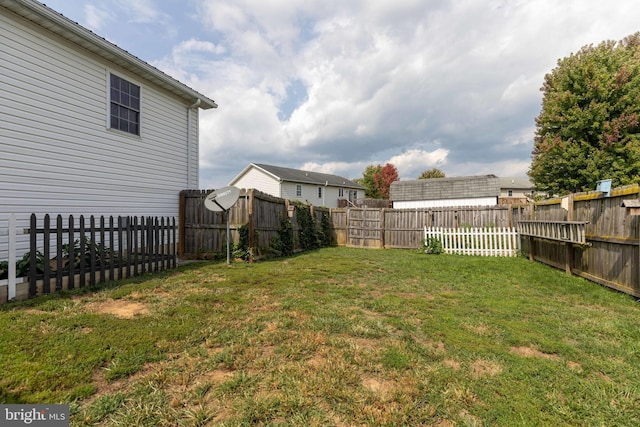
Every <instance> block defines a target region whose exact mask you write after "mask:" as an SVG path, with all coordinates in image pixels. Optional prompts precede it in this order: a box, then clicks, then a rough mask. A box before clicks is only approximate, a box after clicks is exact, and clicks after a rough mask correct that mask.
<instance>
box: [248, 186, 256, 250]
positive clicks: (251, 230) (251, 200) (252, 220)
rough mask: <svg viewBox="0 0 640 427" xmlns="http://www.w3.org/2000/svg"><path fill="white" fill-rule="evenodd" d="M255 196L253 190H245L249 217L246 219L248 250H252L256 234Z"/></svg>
mask: <svg viewBox="0 0 640 427" xmlns="http://www.w3.org/2000/svg"><path fill="white" fill-rule="evenodd" d="M254 203H255V195H254V190H253V188H251V189H249V190H247V215H248V216H249V218H248V221H247V222H248V224H249V248H250V250H254V248H255V246H256V241H255V240H256V239H255V234H256V227H257V224H256V218H257V217H256V215H254V210H255V206H254Z"/></svg>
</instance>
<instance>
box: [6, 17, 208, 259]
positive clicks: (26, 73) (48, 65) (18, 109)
mask: <svg viewBox="0 0 640 427" xmlns="http://www.w3.org/2000/svg"><path fill="white" fill-rule="evenodd" d="M110 72H113V73H115V74H117V75H118V76H120V77H122V78H125V79H127V80H129V81H131V82H133V83H135V84H138V85H139V86H140V87H141V136H140V137H138V136H134V135H129V134H126V133H123V132H118V131H114V130H111V129H109V123H108V111H109V109H108V108H109V92H108V78H109V73H110ZM191 140H192V145H191V148H190V150H191V155H190V156H189V155H188V151H187V150H188V148H187V105H185V103H184V102H183V101H182V100H180V99H178V98H177V97H176V96H174V95H172V94H170V93H168V92H166V91H164V90H162V89H160V88H157V87H155V86H153V85H151V84H150V83H148V82H146V81H144V80H141V79H140V78H138V77H136V76H134V75H132V74H129V73H128V72H126V71H125V70H124V69H122V68H120V67H118V66H115V65H113V64H110V63H107V62H105V61H104V60H102V59H101V58H99V57H97V56H95V55H93V54H91V53H89V52H87V51H85V50H83V49H81V48H79V47H77V46H76V45H74V44H71V43H69V42H67V41H65V40H63V39H61V38H59V37H57V36H55V35H53V34H52V33H49V32H47V31H46V30H43V29H41V28H40V27H38V26H35V25H33V24H31V23H29V22H28V21H25V20H23V19H21V18H18V17H17V16H15V15H13V14H12V13H11V12H7V11H6V10H4V9H3V8H0V153H1V154H0V213H3V214H8V213H11V212H13V213H15V214H16V218H17V222H18V226H19V228H22V227H28V219H29V215H30V214H31V213H36V214H37V215H38V217H39V218H41V217H42V216H44V214H46V213H49V214H52V215H57V214H62V215H63V216H65V219H66V217H67V216H68V215H70V214H73V215H76V216H77V215H80V214H83V215H149V216H157V215H159V216H175V217H177V216H178V204H179V192H180V191H181V190H184V189H186V188H188V187H189V182H190V183H191V186H195V188H197V183H198V143H197V141H198V110H193V111H192V112H191ZM188 159H190V163H189V165H188ZM187 175H189V176H190V177H191V179H190V180H189V179H188V176H187ZM3 242H4V240H3V238H2V237H0V259H5V256H6V244H4V243H3ZM19 246H20V247H19V252H18V253H19V254H20V255H21V254H22V252H20V249H21V248H22V249H24V242H23V241H22V239H20V241H19ZM3 251H4V252H3Z"/></svg>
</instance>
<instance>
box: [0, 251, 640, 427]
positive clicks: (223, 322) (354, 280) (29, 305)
mask: <svg viewBox="0 0 640 427" xmlns="http://www.w3.org/2000/svg"><path fill="white" fill-rule="evenodd" d="M0 328H2V340H1V342H0V367H1V369H2V374H1V375H0V403H70V405H71V413H72V420H71V421H72V425H96V426H97V425H104V426H138V425H140V426H175V425H185V426H202V425H221V426H236V425H254V424H259V425H260V424H261V425H299V426H308V425H311V426H313V425H337V426H344V425H375V426H379V425H389V426H395V425H436V426H454V425H473V426H480V425H482V426H494V425H499V426H514V425H523V426H528V425H532V426H538V425H549V426H562V425H607V426H613V425H615V426H637V425H640V305H639V304H638V303H637V302H635V300H634V299H633V298H631V297H629V296H627V295H623V294H620V293H617V292H614V291H611V290H608V289H606V288H603V287H601V286H599V285H597V284H594V283H591V282H588V281H585V280H582V279H579V278H575V277H569V276H567V275H565V274H564V272H562V271H559V270H554V269H552V268H549V267H547V266H544V265H541V264H538V263H532V262H529V261H528V260H526V259H524V258H479V257H462V256H452V255H424V254H421V253H417V252H416V251H404V250H359V249H349V248H329V249H323V250H320V251H316V252H312V253H306V254H302V255H299V256H295V257H293V258H289V259H279V260H273V261H266V262H259V263H256V264H234V265H232V266H230V267H229V266H227V265H225V264H220V263H204V264H191V265H188V266H184V267H181V268H179V269H178V270H175V271H171V272H168V273H164V274H159V275H154V276H148V277H145V278H138V279H137V280H130V281H123V282H119V283H116V284H111V285H109V286H107V287H103V288H101V289H98V290H94V291H92V292H88V291H86V290H83V291H74V292H69V293H64V294H61V295H56V296H47V297H40V298H36V299H34V300H30V301H25V302H20V303H12V304H8V305H5V306H3V307H2V308H0Z"/></svg>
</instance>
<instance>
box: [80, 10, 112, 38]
mask: <svg viewBox="0 0 640 427" xmlns="http://www.w3.org/2000/svg"><path fill="white" fill-rule="evenodd" d="M84 15H85V20H86V25H87V27H88V28H89V29H90V30H92V31H93V32H96V33H97V32H100V31H101V30H102V28H103V27H104V26H105V25H106V23H107V22H108V21H109V20H110V19H111V15H110V13H109V12H108V11H106V10H104V9H100V8H99V7H98V6H96V5H93V4H86V5H84Z"/></svg>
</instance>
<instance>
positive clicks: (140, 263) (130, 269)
mask: <svg viewBox="0 0 640 427" xmlns="http://www.w3.org/2000/svg"><path fill="white" fill-rule="evenodd" d="M25 233H27V234H29V238H30V251H29V275H28V278H29V280H28V289H27V290H26V291H27V295H24V292H25V290H24V289H23V290H20V289H18V292H17V294H18V295H17V297H18V299H22V298H24V297H25V296H28V297H33V296H36V295H39V294H47V293H50V292H53V291H58V290H61V289H73V288H76V287H84V286H94V285H96V284H98V283H101V282H105V281H109V280H118V279H123V278H128V277H134V276H138V275H142V274H145V273H146V272H157V271H161V270H165V269H168V268H175V267H176V261H177V257H176V237H177V236H176V220H175V218H170V217H166V218H165V217H161V218H158V217H141V218H138V217H122V216H119V217H117V218H114V217H112V216H111V217H109V218H105V217H104V216H101V217H99V218H96V217H94V216H91V217H90V218H89V219H88V220H85V218H84V216H80V217H79V218H78V219H77V222H76V219H75V218H74V217H73V216H69V217H68V218H67V219H66V221H63V218H62V216H61V215H58V216H57V218H56V220H55V222H54V223H53V224H52V221H51V218H50V216H49V215H45V216H44V218H43V219H42V221H38V219H37V217H36V215H35V214H33V215H31V220H30V227H29V229H28V230H25ZM20 297H22V298H20Z"/></svg>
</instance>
